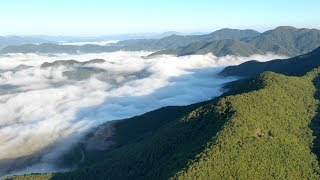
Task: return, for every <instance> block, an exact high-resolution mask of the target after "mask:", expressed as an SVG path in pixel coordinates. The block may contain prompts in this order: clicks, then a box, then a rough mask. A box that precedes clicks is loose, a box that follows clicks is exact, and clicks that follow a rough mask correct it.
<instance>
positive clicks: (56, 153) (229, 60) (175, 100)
mask: <svg viewBox="0 0 320 180" xmlns="http://www.w3.org/2000/svg"><path fill="white" fill-rule="evenodd" d="M148 54H150V52H124V51H119V52H112V53H99V54H78V55H69V54H49V55H47V54H6V55H2V56H1V57H0V177H1V176H4V175H8V174H17V173H31V172H48V171H58V170H61V169H60V168H59V167H57V165H56V162H57V160H58V159H59V157H61V156H62V155H63V154H64V153H65V152H67V151H68V150H69V149H70V148H71V147H72V146H73V145H74V144H76V143H77V142H78V141H79V139H80V138H82V137H83V136H84V135H85V134H86V133H87V132H88V131H89V130H90V129H92V128H94V127H96V126H98V125H100V124H102V123H104V122H106V121H110V120H117V119H123V118H127V117H132V116H135V115H139V114H142V113H145V112H148V111H150V110H154V109H157V108H160V107H163V106H168V105H187V104H191V103H196V102H200V101H204V100H208V99H210V98H212V97H215V96H218V95H220V94H221V93H222V91H221V87H222V85H223V84H224V83H226V82H230V81H232V80H235V79H236V78H232V77H229V78H222V77H219V76H217V73H218V72H220V71H221V70H222V68H223V67H225V66H228V65H235V64H239V63H242V62H245V61H247V60H252V59H255V60H259V61H267V60H271V59H275V58H282V57H279V56H275V55H272V54H268V55H263V56H262V55H254V56H251V57H235V56H226V57H215V56H213V55H212V54H207V55H192V56H184V57H174V56H168V55H163V56H157V57H154V58H151V59H150V58H143V57H144V56H147V55H148ZM70 59H74V60H77V61H79V62H85V61H89V60H92V59H104V60H105V62H104V63H86V64H78V65H72V66H70V65H59V66H58V65H57V66H49V67H41V64H43V63H44V62H54V61H57V60H70ZM19 65H20V66H19ZM21 65H24V66H21ZM17 66H18V68H16V67H17ZM67 74H69V75H67ZM70 74H71V75H70ZM83 74H85V75H83Z"/></svg>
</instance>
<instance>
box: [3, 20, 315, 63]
mask: <svg viewBox="0 0 320 180" xmlns="http://www.w3.org/2000/svg"><path fill="white" fill-rule="evenodd" d="M318 46H320V31H319V30H317V29H306V28H302V29H298V28H294V27H290V26H280V27H277V28H275V29H273V30H268V31H266V32H263V33H259V32H257V31H254V30H250V29H245V30H238V29H221V30H217V31H214V32H212V33H209V34H204V35H176V34H173V35H170V36H166V37H163V38H160V39H131V40H124V41H119V42H117V43H112V44H109V45H107V46H100V45H92V44H91V45H89V44H88V45H83V46H76V45H58V44H50V43H45V44H23V45H19V44H15V45H13V46H7V47H5V48H3V49H1V50H0V53H1V54H6V53H35V52H38V53H72V54H77V53H99V52H114V51H119V50H126V51H154V53H152V54H150V55H149V57H152V56H155V55H162V54H168V55H175V56H185V55H193V54H207V53H212V54H213V55H215V56H226V55H235V56H250V55H253V54H267V53H273V54H277V55H283V56H288V57H293V56H297V55H300V54H304V53H307V52H310V51H312V50H314V49H315V48H317V47H318Z"/></svg>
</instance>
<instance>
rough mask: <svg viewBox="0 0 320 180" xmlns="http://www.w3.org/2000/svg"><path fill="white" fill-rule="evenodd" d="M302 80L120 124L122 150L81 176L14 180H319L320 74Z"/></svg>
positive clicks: (89, 156)
mask: <svg viewBox="0 0 320 180" xmlns="http://www.w3.org/2000/svg"><path fill="white" fill-rule="evenodd" d="M311 56H312V55H310V57H311ZM300 74H301V76H286V75H283V74H277V73H274V72H264V73H262V74H259V75H258V76H255V77H254V78H252V79H250V80H245V81H242V82H241V83H240V84H239V85H237V86H235V87H233V89H231V90H230V91H229V92H228V93H225V94H223V95H222V96H220V97H218V98H215V99H212V100H210V101H206V102H202V103H197V104H192V105H189V106H173V107H164V108H161V109H158V110H155V111H152V112H149V113H146V114H143V115H141V116H136V117H133V118H129V119H125V120H121V121H115V122H113V123H112V127H113V128H114V129H115V134H114V136H113V137H112V138H113V141H114V142H115V144H114V145H113V146H112V147H111V148H110V149H108V150H105V151H99V152H85V153H86V161H85V162H84V164H82V165H81V166H80V167H79V168H78V169H77V170H75V171H72V172H66V173H49V174H31V175H23V176H15V177H11V178H10V179H170V178H172V179H252V178H253V177H254V178H255V179H264V178H267V179H319V178H320V166H319V163H318V158H317V157H318V156H319V147H320V145H319V142H320V141H319V139H318V129H319V115H318V114H317V112H318V111H317V110H318V107H319V100H318V98H319V85H320V84H319V83H320V81H319V78H320V76H319V75H320V68H315V69H313V70H311V71H310V72H304V73H302V72H300ZM302 74H303V75H302Z"/></svg>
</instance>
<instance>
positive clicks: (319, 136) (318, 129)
mask: <svg viewBox="0 0 320 180" xmlns="http://www.w3.org/2000/svg"><path fill="white" fill-rule="evenodd" d="M313 84H314V86H315V87H316V93H315V95H314V97H315V99H317V100H320V76H317V77H316V78H315V79H314V80H313ZM310 128H311V129H312V131H313V136H315V139H314V141H313V147H312V151H313V153H314V154H315V155H316V156H317V159H318V162H320V105H319V106H318V107H317V114H316V115H315V117H314V118H313V119H312V121H311V124H310Z"/></svg>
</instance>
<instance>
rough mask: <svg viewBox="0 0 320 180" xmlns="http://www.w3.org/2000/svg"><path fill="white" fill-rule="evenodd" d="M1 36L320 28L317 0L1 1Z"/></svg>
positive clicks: (319, 2)
mask: <svg viewBox="0 0 320 180" xmlns="http://www.w3.org/2000/svg"><path fill="white" fill-rule="evenodd" d="M0 2H1V4H0V23H1V26H0V27H1V28H0V35H31V34H49V35H107V34H120V33H141V32H164V31H180V32H209V31H214V30H216V29H220V28H224V27H227V28H241V29H243V28H252V29H256V30H259V31H263V30H266V29H270V28H274V27H276V26H279V25H292V26H296V27H308V28H318V29H320V11H319V7H320V1H319V0H1V1H0Z"/></svg>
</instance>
